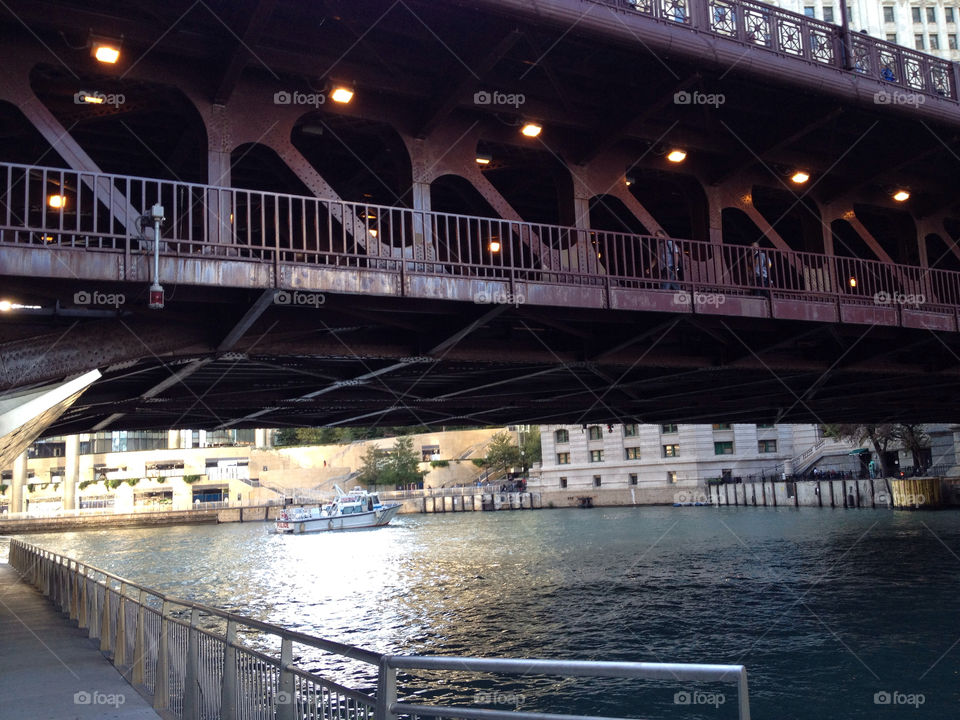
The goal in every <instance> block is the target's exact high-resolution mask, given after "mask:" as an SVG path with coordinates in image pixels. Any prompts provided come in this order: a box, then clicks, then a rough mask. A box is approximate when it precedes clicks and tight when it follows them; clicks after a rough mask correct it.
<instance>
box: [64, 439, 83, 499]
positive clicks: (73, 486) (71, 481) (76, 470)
mask: <svg viewBox="0 0 960 720" xmlns="http://www.w3.org/2000/svg"><path fill="white" fill-rule="evenodd" d="M65 455H66V463H65V464H64V469H63V509H64V510H76V509H77V482H78V481H79V480H80V436H79V435H67V438H66V452H65Z"/></svg>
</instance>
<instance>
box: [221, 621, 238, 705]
mask: <svg viewBox="0 0 960 720" xmlns="http://www.w3.org/2000/svg"><path fill="white" fill-rule="evenodd" d="M236 642H237V623H236V621H235V620H227V634H226V637H225V639H224V645H223V676H222V679H221V682H220V717H222V718H234V717H236V716H237V648H236V647H235V644H236Z"/></svg>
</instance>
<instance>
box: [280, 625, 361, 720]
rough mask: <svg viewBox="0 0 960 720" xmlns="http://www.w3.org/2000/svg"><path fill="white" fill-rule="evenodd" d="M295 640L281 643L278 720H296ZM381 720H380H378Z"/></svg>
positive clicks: (283, 640) (284, 639)
mask: <svg viewBox="0 0 960 720" xmlns="http://www.w3.org/2000/svg"><path fill="white" fill-rule="evenodd" d="M291 665H293V640H292V639H290V638H288V637H284V638H283V639H282V640H281V641H280V692H279V693H278V694H277V695H276V698H277V702H276V703H275V704H276V711H277V720H294V718H295V717H296V713H295V712H294V710H295V709H296V702H295V701H296V698H295V697H294V686H293V673H292V672H291V671H290V666H291ZM378 720H379V719H378Z"/></svg>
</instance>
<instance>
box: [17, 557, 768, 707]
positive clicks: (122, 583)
mask: <svg viewBox="0 0 960 720" xmlns="http://www.w3.org/2000/svg"><path fill="white" fill-rule="evenodd" d="M8 562H9V563H10V565H11V566H12V567H13V568H14V569H15V570H16V571H17V572H18V573H19V574H20V576H21V578H22V579H24V580H25V581H27V582H29V583H31V584H33V585H35V586H36V587H37V588H38V589H39V590H40V591H41V592H42V593H43V594H44V595H46V596H47V597H49V598H50V601H51V602H53V603H54V605H55V606H56V607H57V608H59V609H60V610H61V611H62V612H63V613H64V614H65V615H67V616H68V617H69V618H70V619H71V620H76V621H77V624H78V626H79V627H80V628H82V629H85V630H87V631H88V634H89V636H90V637H91V638H96V639H99V641H100V650H101V651H102V652H104V653H105V654H107V656H108V657H112V661H113V663H114V665H115V666H116V667H117V669H118V670H119V671H120V672H121V673H122V674H123V675H124V677H125V678H126V679H127V680H128V681H129V682H130V683H131V684H132V685H133V686H134V687H136V688H137V689H138V690H139V691H141V692H142V693H144V694H145V695H146V696H147V697H152V699H153V706H154V708H156V709H158V710H161V711H162V712H163V716H164V717H176V718H182V719H183V720H214V719H215V718H257V720H295V719H296V720H305V719H308V718H309V719H314V718H324V719H325V720H400V719H401V718H402V719H404V720H406V719H408V718H409V719H410V720H415V719H416V718H420V717H431V718H463V719H469V718H472V719H475V720H529V719H530V718H531V717H532V716H535V717H537V718H540V719H542V720H575V719H577V718H579V717H581V716H576V715H553V714H546V713H545V714H536V715H534V714H533V713H529V712H519V711H508V710H490V709H484V708H481V707H475V705H478V704H489V701H487V702H486V703H485V700H484V698H482V697H477V695H479V693H478V694H477V695H475V696H474V701H473V702H474V706H465V705H449V704H446V705H436V704H433V705H414V704H409V703H407V702H402V701H400V694H399V688H398V678H397V672H398V670H402V671H404V673H405V678H407V679H412V678H411V673H413V672H415V671H425V672H430V673H433V674H436V673H439V672H445V673H456V674H457V675H456V676H457V677H462V676H463V675H464V674H465V673H476V674H484V675H490V674H494V675H497V674H500V675H503V674H506V675H519V676H521V677H526V678H528V679H530V678H531V677H533V676H555V677H556V676H559V677H562V678H574V677H604V678H622V679H634V680H636V679H652V680H672V681H676V682H678V683H679V682H683V683H684V685H685V686H686V687H684V688H683V689H682V690H681V693H683V694H685V695H687V696H688V700H687V702H686V703H685V704H687V705H690V707H689V708H685V709H687V710H690V709H693V708H694V707H695V704H693V703H691V702H690V700H689V696H690V694H691V692H690V683H696V682H733V683H735V684H736V687H737V701H738V705H737V707H738V711H739V717H740V718H741V720H749V718H750V702H749V691H748V685H747V672H746V669H745V668H744V666H743V665H707V664H696V663H635V662H595V661H565V660H536V659H505V658H471V657H436V656H408V655H381V654H378V653H374V652H370V651H368V650H363V649H360V648H356V647H352V646H350V645H344V644H343V643H338V642H334V641H331V640H324V639H322V638H318V637H314V636H311V635H307V634H305V633H300V632H295V631H292V630H287V629H285V628H282V627H280V626H277V625H273V624H271V623H266V622H261V621H259V620H254V619H252V618H248V617H243V616H240V615H237V614H234V613H230V612H226V611H223V610H218V609H216V608H212V607H209V606H207V605H202V604H200V603H195V602H191V601H188V600H182V599H177V598H173V597H170V596H168V595H166V594H164V593H162V592H159V591H157V590H153V589H151V588H148V587H145V586H143V585H139V584H137V583H134V582H131V581H130V580H127V579H125V578H122V577H119V576H117V575H114V574H113V573H110V572H107V571H105V570H101V569H99V568H96V567H94V566H92V565H89V564H87V563H82V562H80V561H78V560H75V559H73V558H69V557H65V556H63V555H60V554H58V553H54V552H51V551H49V550H45V549H43V548H40V547H37V546H36V545H31V544H29V543H25V542H23V541H21V540H15V539H11V540H10V545H9V557H8ZM251 638H254V639H256V640H257V641H258V644H259V645H260V646H261V648H262V649H257V648H254V647H251V643H250V642H244V641H243V640H250V639H251ZM41 639H42V638H41ZM307 648H313V649H316V650H321V651H323V652H324V653H326V654H328V655H329V656H332V657H333V659H334V661H335V666H336V667H339V668H340V669H342V668H343V664H344V663H350V662H353V663H359V664H360V665H361V666H363V667H369V668H370V671H371V674H373V675H374V676H375V681H376V692H375V693H370V692H362V691H360V690H355V689H351V688H349V687H346V686H344V685H342V684H340V683H338V682H336V681H334V680H332V679H330V678H327V677H324V676H322V675H320V674H318V673H317V672H315V671H314V670H308V669H306V668H305V667H303V665H304V664H305V662H309V663H311V664H314V665H315V664H316V658H310V657H309V653H302V651H303V650H304V649H307ZM295 650H296V652H295ZM449 687H450V686H449V685H444V690H445V692H444V696H445V697H447V698H449V697H450V693H449V692H448V690H449ZM483 687H484V688H489V687H490V684H489V681H485V682H484V683H483ZM417 696H418V695H417V694H415V695H414V697H417ZM675 702H676V701H675ZM681 709H683V708H681ZM64 714H68V713H64ZM582 720H590V718H588V717H583V718H582Z"/></svg>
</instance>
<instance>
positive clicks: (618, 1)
mask: <svg viewBox="0 0 960 720" xmlns="http://www.w3.org/2000/svg"><path fill="white" fill-rule="evenodd" d="M584 1H585V2H591V3H600V4H602V5H608V6H613V7H616V8H619V9H620V10H621V11H623V12H624V13H626V14H629V15H639V16H642V17H645V18H649V19H651V20H656V21H658V22H662V23H669V24H674V25H681V26H684V27H687V28H690V29H692V30H696V31H699V32H704V33H709V34H710V35H713V36H716V37H722V38H725V39H727V40H732V41H736V42H739V43H741V44H743V45H744V46H746V47H748V48H756V49H759V50H765V51H768V52H771V53H775V54H777V55H778V56H781V57H789V58H794V59H797V60H805V61H807V62H808V63H811V64H814V65H824V66H828V67H833V68H837V69H839V70H844V71H847V72H850V73H852V74H854V75H859V76H863V77H868V78H871V79H873V80H878V81H881V82H883V83H884V84H885V85H888V86H890V87H891V89H895V90H897V91H903V92H909V93H922V94H923V95H929V96H933V97H940V98H947V99H950V100H952V101H953V102H957V100H958V95H957V65H956V64H955V63H953V62H950V61H949V60H943V59H941V58H938V57H935V56H933V55H928V54H926V53H922V52H917V51H915V50H911V49H909V48H906V47H903V46H901V45H897V44H896V43H891V42H887V41H885V40H879V39H877V38H874V37H871V36H870V35H866V34H864V33H858V32H849V33H848V43H847V46H846V47H845V46H844V38H843V35H842V29H841V28H840V27H839V26H837V25H833V24H831V23H827V22H823V21H822V20H816V19H815V18H810V17H807V16H805V15H801V14H799V13H795V12H791V11H789V10H783V9H781V8H778V7H774V6H772V5H770V4H768V3H765V2H760V1H759V0H584ZM921 101H922V99H921ZM878 102H880V101H878ZM887 102H891V100H890V99H888V100H887Z"/></svg>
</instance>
